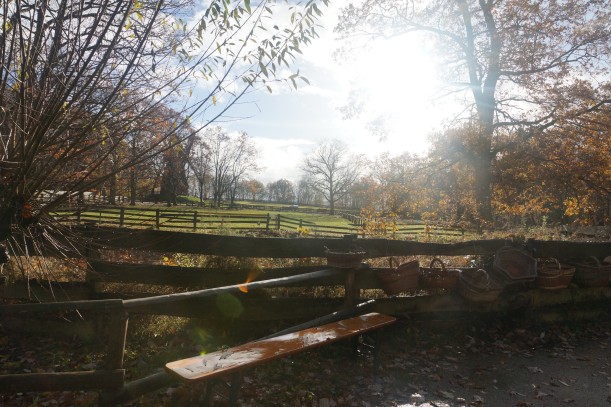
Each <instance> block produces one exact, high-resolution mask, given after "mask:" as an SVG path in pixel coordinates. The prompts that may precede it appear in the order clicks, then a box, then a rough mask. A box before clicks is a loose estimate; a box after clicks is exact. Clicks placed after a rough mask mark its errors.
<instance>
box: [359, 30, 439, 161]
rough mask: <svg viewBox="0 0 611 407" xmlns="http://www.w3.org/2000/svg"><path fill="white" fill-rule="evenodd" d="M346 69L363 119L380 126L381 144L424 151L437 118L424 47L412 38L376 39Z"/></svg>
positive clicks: (432, 73) (399, 149)
mask: <svg viewBox="0 0 611 407" xmlns="http://www.w3.org/2000/svg"><path fill="white" fill-rule="evenodd" d="M347 69H349V70H350V71H351V72H352V74H353V75H354V84H355V86H356V87H357V89H358V92H359V93H360V94H361V98H362V99H363V100H362V101H363V106H364V112H363V114H362V117H363V119H364V120H368V121H369V122H372V121H376V122H377V123H383V127H384V128H385V129H386V131H387V133H386V143H385V144H388V146H389V147H392V148H393V150H394V151H396V152H402V151H410V152H422V151H424V150H425V149H426V146H427V133H428V132H429V131H430V130H431V129H432V128H434V127H435V126H436V125H438V124H439V121H440V120H441V119H440V117H441V115H440V113H441V112H440V111H439V109H438V108H436V107H435V105H434V103H433V102H432V98H433V96H434V94H435V92H436V90H437V89H438V86H439V85H438V81H437V79H436V72H435V65H434V63H433V60H432V58H431V57H430V56H429V54H427V52H426V51H425V49H424V47H422V46H421V45H420V44H419V43H418V42H416V41H414V37H406V36H402V37H395V38H392V39H387V40H384V41H378V42H377V43H376V44H375V45H374V46H373V47H372V49H371V51H370V52H368V53H367V54H366V55H363V56H361V57H360V58H359V59H358V61H357V63H356V64H355V65H352V66H350V67H348V68H347ZM379 119H382V120H379Z"/></svg>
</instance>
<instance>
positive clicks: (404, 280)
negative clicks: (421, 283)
mask: <svg viewBox="0 0 611 407" xmlns="http://www.w3.org/2000/svg"><path fill="white" fill-rule="evenodd" d="M389 261H390V268H388V269H378V270H377V271H376V277H377V279H378V282H379V283H380V285H381V286H382V289H383V290H384V292H385V293H386V294H387V295H396V294H399V293H402V292H406V291H411V290H415V289H417V288H418V277H419V276H418V274H419V270H420V263H418V260H412V261H408V262H406V263H401V264H399V265H398V266H397V267H393V259H392V258H391V259H390V260H389Z"/></svg>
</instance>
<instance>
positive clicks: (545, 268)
mask: <svg viewBox="0 0 611 407" xmlns="http://www.w3.org/2000/svg"><path fill="white" fill-rule="evenodd" d="M552 260H553V261H554V263H550V262H544V263H539V267H538V269H537V278H536V279H535V283H536V285H537V287H539V288H542V289H544V290H560V289H562V288H566V287H568V286H569V284H570V283H571V280H573V275H574V274H575V267H573V266H567V265H562V264H560V262H559V261H558V260H556V259H552Z"/></svg>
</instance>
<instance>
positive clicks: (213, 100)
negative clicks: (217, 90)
mask: <svg viewBox="0 0 611 407" xmlns="http://www.w3.org/2000/svg"><path fill="white" fill-rule="evenodd" d="M212 104H213V105H214V106H216V96H214V95H212Z"/></svg>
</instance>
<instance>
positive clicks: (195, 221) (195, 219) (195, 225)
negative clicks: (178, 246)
mask: <svg viewBox="0 0 611 407" xmlns="http://www.w3.org/2000/svg"><path fill="white" fill-rule="evenodd" d="M196 230H197V211H193V231H194V232H195V231H196Z"/></svg>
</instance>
